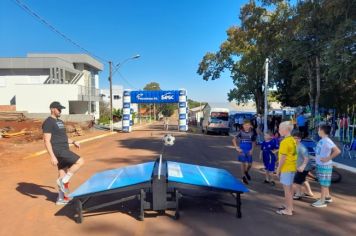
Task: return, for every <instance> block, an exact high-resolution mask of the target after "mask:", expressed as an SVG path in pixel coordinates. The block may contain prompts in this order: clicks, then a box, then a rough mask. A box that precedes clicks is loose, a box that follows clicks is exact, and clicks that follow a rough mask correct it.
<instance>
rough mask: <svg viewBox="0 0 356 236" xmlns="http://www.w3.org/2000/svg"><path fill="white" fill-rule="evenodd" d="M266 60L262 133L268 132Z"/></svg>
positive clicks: (266, 65) (266, 66)
mask: <svg viewBox="0 0 356 236" xmlns="http://www.w3.org/2000/svg"><path fill="white" fill-rule="evenodd" d="M268 62H269V60H268V58H266V63H265V111H264V113H265V114H264V125H263V132H264V133H266V132H267V130H268V127H267V115H268V104H267V94H268Z"/></svg>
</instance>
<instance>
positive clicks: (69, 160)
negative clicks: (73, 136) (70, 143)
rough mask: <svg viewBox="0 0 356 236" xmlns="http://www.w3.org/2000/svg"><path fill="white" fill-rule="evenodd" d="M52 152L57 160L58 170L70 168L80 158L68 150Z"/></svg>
mask: <svg viewBox="0 0 356 236" xmlns="http://www.w3.org/2000/svg"><path fill="white" fill-rule="evenodd" d="M53 152H54V155H55V156H56V157H57V160H58V164H57V166H58V170H60V169H65V168H70V167H71V166H72V165H73V164H75V163H76V162H77V161H78V160H79V158H80V156H78V155H77V154H75V153H74V152H72V151H71V150H69V149H63V150H56V151H55V150H53Z"/></svg>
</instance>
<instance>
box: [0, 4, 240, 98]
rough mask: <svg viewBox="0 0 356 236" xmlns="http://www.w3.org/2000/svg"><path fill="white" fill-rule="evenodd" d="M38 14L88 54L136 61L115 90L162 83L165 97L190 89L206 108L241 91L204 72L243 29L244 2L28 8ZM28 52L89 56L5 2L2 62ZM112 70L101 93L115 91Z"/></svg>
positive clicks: (0, 21) (0, 22)
mask: <svg viewBox="0 0 356 236" xmlns="http://www.w3.org/2000/svg"><path fill="white" fill-rule="evenodd" d="M22 1H23V2H24V3H25V4H27V5H28V6H29V7H30V8H31V9H32V10H34V11H35V12H36V13H38V14H39V15H40V16H42V17H43V18H44V19H46V20H47V21H48V22H50V23H51V24H52V25H53V26H55V27H56V28H57V29H59V30H60V31H61V32H63V33H65V34H66V35H67V36H69V37H70V38H71V39H73V40H74V41H75V42H77V43H78V44H80V45H81V46H82V47H84V48H86V49H87V50H89V51H91V52H93V53H94V54H96V55H99V56H100V57H102V58H105V59H108V60H112V61H114V63H118V62H120V61H122V60H124V59H126V58H128V57H130V56H132V55H135V54H140V55H141V58H140V59H138V60H135V61H129V62H127V63H126V64H125V65H123V67H122V68H121V69H120V72H121V74H122V75H123V76H124V78H125V79H126V80H127V81H129V83H127V82H126V81H124V80H123V79H122V77H120V75H119V74H116V75H115V76H114V80H113V82H114V84H123V85H124V87H127V88H133V89H140V88H143V87H144V85H145V84H147V83H149V82H152V81H154V82H158V83H159V84H160V85H161V88H162V89H178V88H186V89H187V90H188V96H189V97H190V98H192V99H194V100H198V101H210V102H222V101H226V99H227V93H228V91H229V89H231V88H233V84H232V80H231V78H230V77H229V76H228V75H225V76H224V78H221V79H219V80H216V81H208V82H207V81H204V80H203V79H202V78H201V77H200V76H199V75H198V74H197V73H196V71H197V68H198V64H199V62H200V61H201V59H202V57H203V56H204V54H205V53H206V52H208V51H210V52H215V51H217V50H218V49H219V46H220V44H221V43H222V42H223V41H224V40H225V39H226V30H227V29H228V28H229V27H230V26H232V25H237V24H239V20H238V14H239V11H240V7H241V6H242V5H243V4H244V3H246V2H247V0H245V1H238V0H175V1H173V0H172V1H168V0H165V1H163V0H152V1H147V0H146V1H145V0H141V1H138V0H126V1H123V0H117V1H114V0H100V1H99V0H97V1H87V0H61V1H55V0H47V1H43V0H22ZM28 52H52V53H83V52H82V51H80V49H78V48H77V47H75V46H73V45H72V44H70V43H69V42H67V41H65V40H64V39H62V38H61V37H60V36H58V35H57V34H56V33H54V32H52V31H51V30H50V29H48V28H47V27H45V26H44V25H42V24H41V23H39V22H38V21H36V20H35V19H34V18H33V17H32V16H30V15H29V14H27V13H26V12H25V11H24V10H22V9H21V8H20V7H18V6H17V5H16V4H15V3H14V0H0V57H21V56H25V55H26V53H28ZM107 77H108V65H107V64H105V68H104V71H103V72H101V73H100V87H101V88H107V87H108V81H107Z"/></svg>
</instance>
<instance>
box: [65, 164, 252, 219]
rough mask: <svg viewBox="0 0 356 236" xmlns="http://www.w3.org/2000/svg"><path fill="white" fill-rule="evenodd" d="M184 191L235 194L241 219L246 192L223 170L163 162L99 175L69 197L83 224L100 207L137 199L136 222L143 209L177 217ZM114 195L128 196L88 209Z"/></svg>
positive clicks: (124, 168)
mask: <svg viewBox="0 0 356 236" xmlns="http://www.w3.org/2000/svg"><path fill="white" fill-rule="evenodd" d="M184 190H208V191H215V192H227V193H232V194H234V197H235V199H236V205H235V204H228V205H230V206H233V207H236V217H238V218H241V216H242V215H241V197H240V194H242V193H245V192H248V189H247V188H246V187H245V186H244V185H243V184H242V183H241V181H239V180H238V179H236V178H235V177H234V176H233V175H232V174H231V173H229V172H228V171H226V170H224V169H219V168H212V167H206V166H199V165H192V164H185V163H180V162H172V161H163V160H162V159H158V160H157V161H155V162H147V163H142V164H138V165H132V166H127V167H123V168H118V169H113V170H107V171H103V172H99V173H97V174H95V175H93V176H92V177H90V178H89V179H88V180H87V181H86V182H84V183H83V184H82V185H80V186H79V187H78V188H77V189H76V190H75V191H73V192H72V193H71V194H70V197H73V201H74V202H75V205H76V221H77V223H81V222H82V221H83V214H84V213H87V212H90V211H94V210H97V209H100V208H103V207H107V206H111V205H114V204H118V203H123V202H126V201H130V200H134V199H137V200H138V201H139V204H140V214H139V216H138V219H139V220H143V219H144V211H145V210H154V211H158V212H164V211H165V210H167V209H174V210H175V215H174V217H175V219H178V218H179V201H180V199H181V198H182V197H184V194H182V191H184ZM115 193H129V196H125V197H120V198H119V199H115V200H113V201H110V202H105V203H101V204H98V205H94V206H90V207H87V205H88V202H90V201H91V199H94V198H97V197H100V196H103V195H111V194H115Z"/></svg>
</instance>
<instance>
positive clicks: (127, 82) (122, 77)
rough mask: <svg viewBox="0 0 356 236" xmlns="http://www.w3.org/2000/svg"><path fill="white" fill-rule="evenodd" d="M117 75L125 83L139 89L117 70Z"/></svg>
mask: <svg viewBox="0 0 356 236" xmlns="http://www.w3.org/2000/svg"><path fill="white" fill-rule="evenodd" d="M117 73H118V75H119V76H120V77H121V79H123V80H124V81H125V82H126V84H127V85H129V86H131V87H132V88H134V89H136V90H139V89H138V88H136V87H135V86H133V85H132V84H131V83H130V82H129V81H128V80H127V79H126V78H125V77H124V76H123V75H122V74H121V72H120V71H117Z"/></svg>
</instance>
